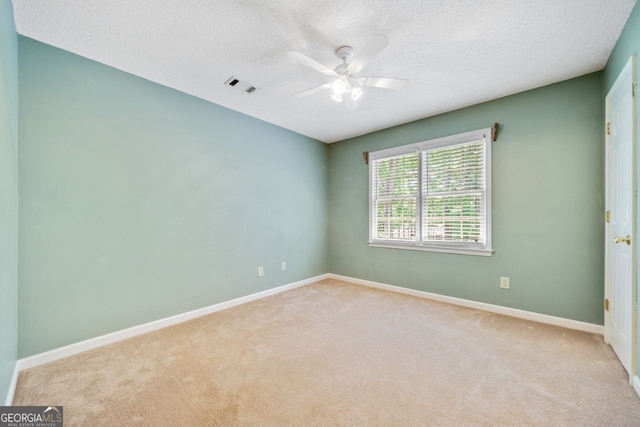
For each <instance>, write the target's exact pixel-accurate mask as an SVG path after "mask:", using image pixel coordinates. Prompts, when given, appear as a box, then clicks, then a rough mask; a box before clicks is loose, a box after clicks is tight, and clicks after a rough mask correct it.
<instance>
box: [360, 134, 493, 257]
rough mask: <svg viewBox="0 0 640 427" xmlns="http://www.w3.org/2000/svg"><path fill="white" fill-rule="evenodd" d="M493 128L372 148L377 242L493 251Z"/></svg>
mask: <svg viewBox="0 0 640 427" xmlns="http://www.w3.org/2000/svg"><path fill="white" fill-rule="evenodd" d="M490 139H491V129H490V128H489V129H482V130H478V131H473V132H467V133H464V134H459V135H453V136H450V137H445V138H438V139H435V140H430V141H424V142H421V143H418V144H411V145H406V146H401V147H396V148H392V149H389V150H383V151H378V152H374V153H369V158H370V160H371V161H370V203H371V205H370V238H369V243H370V244H371V245H373V246H389V247H399V248H406V249H421V250H435V251H439V252H455V253H474V254H481V255H490V254H491V191H490V190H491V188H490V182H491V179H490V178H491V169H490V166H491V146H490Z"/></svg>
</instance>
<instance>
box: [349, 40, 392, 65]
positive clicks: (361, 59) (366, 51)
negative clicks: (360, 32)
mask: <svg viewBox="0 0 640 427" xmlns="http://www.w3.org/2000/svg"><path fill="white" fill-rule="evenodd" d="M387 44H389V40H387V37H386V36H384V35H382V34H374V35H373V36H371V38H370V39H369V40H367V42H366V43H365V45H364V46H362V48H361V49H360V50H359V51H358V52H357V53H356V55H355V56H354V57H353V60H352V61H351V63H350V64H349V72H350V73H351V74H357V73H358V72H359V71H360V70H362V69H363V68H364V67H365V66H366V65H367V64H368V63H369V62H371V60H372V59H373V58H374V57H375V56H376V55H377V54H378V53H380V51H381V50H382V49H384V48H385V47H386V46H387Z"/></svg>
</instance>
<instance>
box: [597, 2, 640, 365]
mask: <svg viewBox="0 0 640 427" xmlns="http://www.w3.org/2000/svg"><path fill="white" fill-rule="evenodd" d="M638 51H640V6H639V5H638V3H636V5H635V7H634V8H633V11H632V12H631V16H629V19H628V20H627V24H626V25H625V27H624V29H623V30H622V34H620V38H619V39H618V42H617V43H616V46H615V48H614V49H613V52H612V53H611V56H610V57H609V61H607V66H606V67H605V69H604V72H603V91H602V93H603V96H605V95H606V94H607V93H608V92H609V90H610V89H611V86H613V83H614V82H615V81H616V78H617V77H618V74H620V71H622V68H623V67H624V66H625V64H626V63H627V61H628V60H629V58H630V57H631V56H632V55H634V54H635V55H638ZM638 68H640V67H638ZM636 72H637V73H638V70H636ZM635 79H636V81H640V73H638V74H637V75H636V76H635ZM637 102H638V97H637V96H636V105H637ZM637 111H638V117H636V129H637V126H638V124H640V106H638V109H637ZM635 144H636V147H637V146H638V140H637V136H636V141H635ZM637 151H638V154H639V155H640V150H637ZM637 165H640V158H638V159H637ZM639 176H640V175H639ZM638 212H640V204H639V205H638ZM638 255H639V256H640V251H638ZM638 261H640V259H639V260H638ZM636 283H637V285H638V286H639V287H640V279H638V280H637V281H636ZM636 297H637V298H640V289H638V290H637V292H636ZM638 306H640V304H638ZM637 315H638V319H637V325H640V312H638V314H637ZM636 333H637V337H636V344H637V346H638V350H637V354H638V355H640V329H639V328H636ZM636 360H637V368H636V375H638V372H640V357H638V358H637V359H636Z"/></svg>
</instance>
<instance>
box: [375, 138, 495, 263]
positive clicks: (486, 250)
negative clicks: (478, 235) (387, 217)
mask: <svg viewBox="0 0 640 427" xmlns="http://www.w3.org/2000/svg"><path fill="white" fill-rule="evenodd" d="M492 131H493V130H492V129H491V128H484V129H478V130H474V131H470V132H464V133H459V134H456V135H450V136H444V137H440V138H434V139H429V140H425V141H421V142H417V143H413V144H407V145H401V146H398V147H393V148H388V149H385V150H379V151H374V152H370V153H369V240H368V244H369V246H371V247H382V248H393V249H409V250H419V251H429V252H444V253H454V254H464V255H480V256H491V255H492V254H493V246H492V220H491V212H492V197H491V196H492V188H491V187H492V186H491V173H492V172H491V171H492V169H491V158H492V154H491V142H492ZM476 141H483V144H484V165H483V166H484V173H483V175H484V176H483V178H484V212H483V213H484V230H485V236H484V237H485V241H484V243H483V244H476V243H471V242H433V241H431V242H423V240H422V232H423V225H422V221H423V217H422V207H423V206H424V204H423V202H424V199H425V197H426V195H424V194H423V188H424V182H423V181H424V176H423V170H422V156H423V154H422V153H423V152H425V151H429V150H433V149H437V148H443V147H448V146H454V145H459V144H464V143H471V142H476ZM416 152H418V153H420V154H419V156H418V157H419V158H418V175H419V183H418V187H419V192H418V206H417V208H416V239H415V241H400V240H393V239H376V238H374V236H375V235H376V234H375V233H376V230H375V226H376V217H375V215H376V209H375V202H376V199H375V197H374V195H375V189H374V179H373V178H374V176H373V171H374V164H375V162H376V161H378V160H383V159H387V158H391V157H396V156H402V155H407V154H412V153H416Z"/></svg>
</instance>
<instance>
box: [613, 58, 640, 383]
mask: <svg viewBox="0 0 640 427" xmlns="http://www.w3.org/2000/svg"><path fill="white" fill-rule="evenodd" d="M627 72H628V73H631V82H632V85H633V88H634V89H633V90H634V94H633V97H632V116H633V117H632V127H633V129H632V141H631V144H632V147H631V149H632V153H633V154H632V157H633V159H632V163H633V166H632V169H633V172H632V176H633V178H632V179H633V185H632V188H633V196H632V218H633V220H632V230H631V241H632V242H633V244H632V245H631V247H632V255H631V256H632V263H633V265H632V275H631V298H632V301H631V307H632V309H631V311H632V312H631V366H630V372H629V383H630V384H633V378H634V376H636V375H637V374H638V372H637V360H638V359H637V358H638V354H637V349H638V342H637V339H638V324H637V323H638V304H637V302H638V300H637V298H638V269H637V264H638V249H637V247H638V243H640V242H638V240H637V237H638V233H637V224H638V220H637V218H638V212H639V211H640V206H638V122H637V120H638V102H637V99H638V89H637V86H638V83H637V78H636V76H637V56H636V54H635V53H634V54H633V55H632V56H631V57H630V58H629V60H628V61H627V63H626V64H625V66H624V67H623V69H622V70H621V71H620V74H619V75H618V77H617V78H616V81H615V83H614V84H613V85H612V86H611V88H610V89H609V91H608V92H607V95H606V97H605V102H604V104H605V105H604V107H605V117H604V130H605V132H604V134H605V135H604V140H605V146H604V151H605V157H604V159H605V164H604V175H605V176H604V183H605V188H604V190H605V213H606V212H607V211H608V209H609V191H608V190H609V181H610V177H609V173H610V171H609V156H610V153H609V136H608V134H607V123H609V122H610V114H611V113H610V111H609V108H608V104H609V103H608V99H609V95H610V93H611V91H612V90H613V88H614V87H616V85H617V84H618V82H619V80H620V77H621V76H622V75H623V74H624V73H627ZM630 89H631V88H630ZM605 220H606V219H605ZM604 236H605V240H604V257H605V259H604V272H605V277H604V297H605V300H607V299H609V296H610V283H609V274H610V273H609V269H610V266H609V244H608V242H609V239H611V238H613V237H612V236H611V235H610V232H609V226H608V224H607V223H606V222H605V233H604ZM610 323H611V316H610V312H609V311H608V310H606V309H605V310H604V340H605V342H606V343H609V338H610V337H609V328H610Z"/></svg>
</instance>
